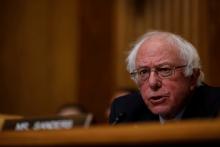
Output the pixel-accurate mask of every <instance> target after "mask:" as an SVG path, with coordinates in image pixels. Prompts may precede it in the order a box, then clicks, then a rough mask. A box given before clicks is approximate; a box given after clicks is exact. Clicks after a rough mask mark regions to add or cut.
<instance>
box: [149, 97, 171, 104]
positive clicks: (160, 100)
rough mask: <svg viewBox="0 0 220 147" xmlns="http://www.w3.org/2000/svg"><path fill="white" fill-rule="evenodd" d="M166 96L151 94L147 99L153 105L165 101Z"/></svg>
mask: <svg viewBox="0 0 220 147" xmlns="http://www.w3.org/2000/svg"><path fill="white" fill-rule="evenodd" d="M166 98H167V96H152V97H151V98H150V99H149V101H150V102H151V103H152V104H153V105H158V104H161V103H163V102H165V100H166Z"/></svg>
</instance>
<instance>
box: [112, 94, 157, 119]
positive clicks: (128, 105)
mask: <svg viewBox="0 0 220 147" xmlns="http://www.w3.org/2000/svg"><path fill="white" fill-rule="evenodd" d="M121 114H123V118H122V119H121V120H120V122H138V121H146V120H152V119H154V116H153V114H152V113H151V112H150V111H149V109H148V108H147V106H146V105H145V103H144V101H143V99H142V97H141V94H140V93H139V92H136V93H133V94H129V95H126V96H122V97H118V98H116V99H115V100H114V101H113V103H112V106H111V113H110V118H109V122H110V123H113V122H114V120H115V118H117V117H118V116H119V115H121Z"/></svg>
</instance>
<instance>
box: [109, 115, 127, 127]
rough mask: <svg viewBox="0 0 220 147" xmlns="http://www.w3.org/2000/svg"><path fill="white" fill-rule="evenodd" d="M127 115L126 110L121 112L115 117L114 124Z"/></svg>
mask: <svg viewBox="0 0 220 147" xmlns="http://www.w3.org/2000/svg"><path fill="white" fill-rule="evenodd" d="M125 116H126V114H125V112H120V113H119V114H118V115H117V116H116V118H115V120H114V121H113V123H112V125H116V124H118V123H119V122H121V121H122V119H123V118H124V117H125Z"/></svg>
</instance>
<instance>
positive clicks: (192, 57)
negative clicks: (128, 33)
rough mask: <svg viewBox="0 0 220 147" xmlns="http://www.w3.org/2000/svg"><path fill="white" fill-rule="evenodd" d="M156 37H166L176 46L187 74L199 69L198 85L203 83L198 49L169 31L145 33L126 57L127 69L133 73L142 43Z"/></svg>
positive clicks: (167, 40)
mask: <svg viewBox="0 0 220 147" xmlns="http://www.w3.org/2000/svg"><path fill="white" fill-rule="evenodd" d="M155 37H160V38H162V39H164V41H166V42H167V43H168V44H170V45H172V46H175V49H178V50H179V54H180V58H182V60H183V61H184V62H185V64H186V68H185V72H184V74H185V76H191V75H192V74H193V70H194V69H199V71H200V75H199V78H198V79H197V86H199V85H201V83H202V81H203V80H204V74H203V72H202V70H201V64H200V58H199V54H198V52H197V50H196V49H195V47H194V46H193V45H192V44H191V43H190V42H188V41H187V40H185V39H183V38H182V37H180V36H179V35H176V34H172V33H169V32H161V31H153V32H148V33H146V34H144V35H143V36H142V37H141V38H140V39H139V40H138V41H137V42H136V43H135V44H134V46H133V48H132V49H131V51H130V52H129V55H128V57H127V59H126V61H127V70H128V71H129V72H130V73H131V72H133V71H134V70H135V69H136V65H135V60H136V55H137V52H138V50H139V49H140V47H141V45H142V44H143V43H144V42H145V41H147V40H149V39H151V38H155Z"/></svg>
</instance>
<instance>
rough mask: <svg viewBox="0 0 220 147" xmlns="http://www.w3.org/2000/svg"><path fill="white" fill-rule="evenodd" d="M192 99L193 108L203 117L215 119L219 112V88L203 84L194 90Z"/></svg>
mask: <svg viewBox="0 0 220 147" xmlns="http://www.w3.org/2000/svg"><path fill="white" fill-rule="evenodd" d="M193 99H194V100H193V105H194V108H197V109H198V111H201V114H203V115H204V116H209V117H216V116H217V115H218V113H219V112H220V87H213V86H209V85H207V84H203V85H201V86H199V87H198V88H197V89H196V90H195V93H194V96H193Z"/></svg>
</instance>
